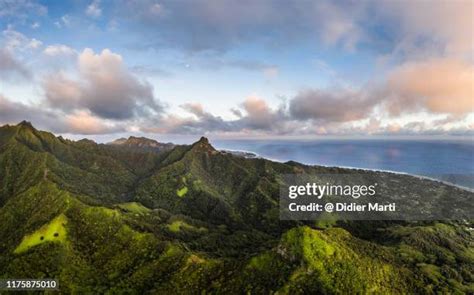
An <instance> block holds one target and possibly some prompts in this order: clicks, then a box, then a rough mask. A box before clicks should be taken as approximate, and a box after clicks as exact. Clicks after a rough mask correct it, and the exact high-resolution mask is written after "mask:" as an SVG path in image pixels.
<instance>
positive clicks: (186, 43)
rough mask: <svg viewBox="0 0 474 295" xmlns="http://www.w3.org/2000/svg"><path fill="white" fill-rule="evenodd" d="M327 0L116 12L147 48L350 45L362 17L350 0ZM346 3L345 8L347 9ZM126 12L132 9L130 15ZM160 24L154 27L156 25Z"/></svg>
mask: <svg viewBox="0 0 474 295" xmlns="http://www.w3.org/2000/svg"><path fill="white" fill-rule="evenodd" d="M344 4H345V5H347V6H345V5H342V4H334V3H333V2H331V1H318V2H312V1H291V2H280V1H251V0H245V1H239V2H236V1H232V0H223V1H214V0H202V1H193V2H187V1H170V0H164V1H160V3H159V4H157V2H155V1H152V0H148V1H123V3H122V4H121V5H118V7H120V9H119V14H118V16H119V17H121V18H127V19H128V20H131V21H132V22H133V23H134V24H135V25H136V29H137V31H140V33H142V34H144V36H145V37H146V39H147V40H149V44H148V45H149V46H152V47H153V46H157V47H159V46H162V45H164V44H165V45H168V46H172V47H180V48H184V49H186V50H191V51H206V50H214V51H226V50H228V49H229V48H232V47H234V46H238V45H239V44H240V43H241V42H243V41H259V42H260V41H262V42H264V43H266V44H269V45H270V44H271V46H275V45H276V46H287V45H288V44H294V42H293V41H305V40H309V39H315V41H316V39H319V40H321V41H322V42H323V43H324V44H327V45H336V44H342V45H343V46H344V47H346V48H353V47H354V46H355V45H356V43H357V42H358V41H359V39H360V38H361V37H362V33H361V32H360V28H359V24H358V22H359V19H363V15H362V14H360V13H359V11H360V9H357V7H354V6H356V5H354V4H353V3H352V2H344ZM348 6H349V7H348ZM129 11H134V13H133V14H130V13H129ZM158 28H159V29H158Z"/></svg>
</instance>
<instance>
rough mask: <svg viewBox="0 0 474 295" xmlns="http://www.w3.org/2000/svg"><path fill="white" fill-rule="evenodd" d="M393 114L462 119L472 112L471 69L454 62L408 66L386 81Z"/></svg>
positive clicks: (473, 75)
mask: <svg viewBox="0 0 474 295" xmlns="http://www.w3.org/2000/svg"><path fill="white" fill-rule="evenodd" d="M384 95H385V96H386V97H387V105H388V108H389V111H390V112H391V113H392V114H395V115H398V114H401V113H402V112H416V111H422V110H425V111H428V112H431V113H448V114H456V115H464V114H468V113H471V112H473V111H474V66H473V65H472V64H470V63H466V62H463V61H461V60H456V59H447V58H441V59H429V60H425V61H420V62H407V63H404V64H402V65H400V66H398V67H396V68H395V69H394V70H393V71H392V72H391V73H390V74H389V76H388V78H387V85H386V89H385V91H384Z"/></svg>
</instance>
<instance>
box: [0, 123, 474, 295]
mask: <svg viewBox="0 0 474 295" xmlns="http://www.w3.org/2000/svg"><path fill="white" fill-rule="evenodd" d="M345 171H346V169H339V168H326V167H318V166H305V165H302V164H298V163H294V162H288V163H276V162H272V161H268V160H265V159H259V158H253V159H248V158H244V157H239V156H236V155H232V154H230V153H225V152H220V151H218V150H216V149H214V148H213V147H212V145H211V144H210V143H209V141H208V140H207V139H206V138H201V140H199V141H198V142H196V143H194V144H193V145H176V146H175V145H172V144H161V143H158V142H156V141H151V140H149V139H145V138H129V139H128V140H127V139H121V140H119V141H118V142H115V144H97V143H95V142H93V141H90V140H80V141H71V140H67V139H64V138H62V137H56V136H55V135H53V134H51V133H48V132H44V131H39V130H36V129H35V128H34V127H33V126H32V125H31V124H30V123H28V122H22V123H20V124H18V125H15V126H11V125H5V126H3V127H0V237H1V240H0V266H1V267H0V278H37V279H39V278H56V279H58V281H59V286H60V290H61V291H62V292H64V293H70V292H78V293H105V292H110V293H123V292H127V293H132V294H133V293H135V294H142V293H144V292H151V293H157V294H175V293H184V294H188V293H190V294H192V293H196V294H201V293H218V294H242V293H247V292H250V293H256V294H268V293H275V292H276V293H279V294H298V293H301V294H302V293H312V294H314V293H321V294H334V293H336V294H351V293H378V294H400V293H427V294H431V293H437V292H440V293H459V294H461V293H474V231H473V230H472V228H473V227H474V225H473V223H472V221H465V220H463V221H456V222H454V221H451V222H404V221H352V222H351V221H343V220H339V221H334V222H332V223H322V222H302V221H301V222H296V221H280V219H279V207H278V201H279V188H280V184H281V181H282V180H281V175H283V174H289V173H303V174H305V173H307V174H317V173H344V172H345ZM367 173H369V172H367ZM373 173H376V172H373ZM377 173H381V172H377ZM386 177H392V178H394V177H400V179H402V178H403V179H402V180H404V179H409V180H410V181H409V182H404V183H406V185H413V186H414V187H415V186H416V187H417V188H419V187H420V186H424V185H427V183H428V184H429V185H430V186H433V187H437V186H440V187H441V186H443V187H444V186H445V185H444V184H441V183H437V182H430V181H426V180H424V181H423V182H422V180H419V179H417V178H414V177H410V176H397V175H394V174H393V175H390V176H387V175H386ZM452 197H453V198H455V197H456V196H454V195H453V196H452Z"/></svg>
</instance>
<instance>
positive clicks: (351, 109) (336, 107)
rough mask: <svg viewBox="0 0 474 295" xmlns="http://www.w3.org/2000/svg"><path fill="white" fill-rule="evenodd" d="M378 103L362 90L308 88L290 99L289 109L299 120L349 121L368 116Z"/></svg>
mask: <svg viewBox="0 0 474 295" xmlns="http://www.w3.org/2000/svg"><path fill="white" fill-rule="evenodd" d="M377 103H378V101H377V99H375V98H374V97H373V96H371V95H369V94H367V93H365V92H364V91H361V90H350V89H340V88H336V89H325V90H322V89H307V90H303V91H301V92H300V93H298V94H297V95H296V96H295V97H294V98H293V99H292V100H291V101H290V105H289V110H290V114H291V116H292V117H293V118H295V119H298V120H315V121H323V122H349V121H356V120H360V119H364V118H366V117H368V116H369V115H370V113H371V112H372V110H373V109H374V107H375V106H376V104H377Z"/></svg>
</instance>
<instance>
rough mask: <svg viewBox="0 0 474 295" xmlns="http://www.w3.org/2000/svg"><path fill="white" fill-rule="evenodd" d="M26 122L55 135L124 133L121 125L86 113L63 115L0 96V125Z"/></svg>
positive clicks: (42, 107) (78, 112)
mask: <svg viewBox="0 0 474 295" xmlns="http://www.w3.org/2000/svg"><path fill="white" fill-rule="evenodd" d="M23 120H28V121H31V122H32V123H33V125H34V126H35V127H37V128H43V129H46V130H48V131H52V132H57V133H71V134H106V133H115V132H121V131H124V130H125V128H124V126H123V125H122V124H117V123H116V122H108V121H106V120H103V119H100V118H98V117H95V116H93V115H92V114H90V113H89V112H87V111H76V112H74V113H72V114H64V113H61V112H58V111H57V110H54V109H47V108H44V106H41V105H29V104H24V103H21V102H15V101H12V100H9V99H8V98H6V97H5V96H2V95H1V94H0V124H17V123H19V122H21V121H23Z"/></svg>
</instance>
